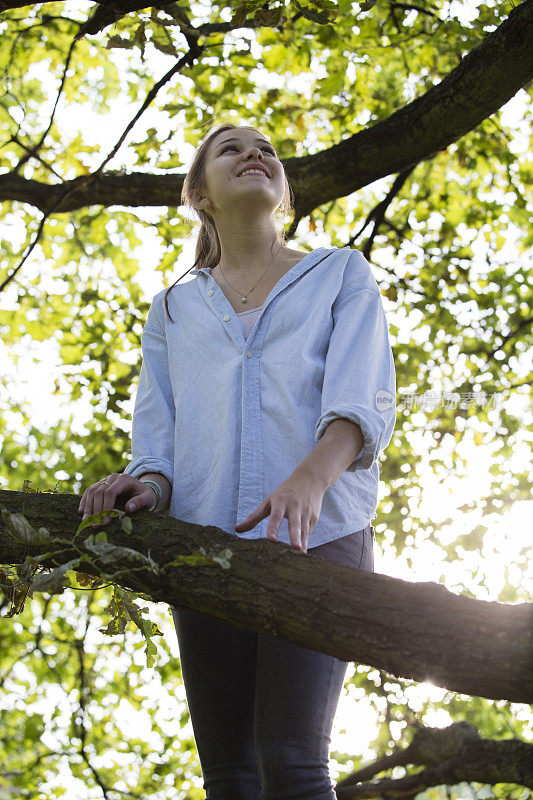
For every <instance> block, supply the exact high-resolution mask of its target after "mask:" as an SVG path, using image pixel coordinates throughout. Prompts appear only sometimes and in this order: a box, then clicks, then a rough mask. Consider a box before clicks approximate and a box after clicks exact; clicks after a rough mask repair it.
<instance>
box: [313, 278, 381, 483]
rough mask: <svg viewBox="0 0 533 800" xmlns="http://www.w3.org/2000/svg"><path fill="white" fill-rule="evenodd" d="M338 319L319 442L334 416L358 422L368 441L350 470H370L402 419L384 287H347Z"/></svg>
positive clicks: (340, 300)
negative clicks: (398, 404)
mask: <svg viewBox="0 0 533 800" xmlns="http://www.w3.org/2000/svg"><path fill="white" fill-rule="evenodd" d="M333 320H334V322H333V331H332V334H331V338H330V343H329V347H328V351H327V355H326V361H325V370H324V381H323V386H322V404H321V415H320V417H319V418H318V420H317V422H316V426H315V441H316V442H317V443H318V441H319V440H320V438H321V436H322V435H323V433H324V431H325V430H326V428H327V426H328V425H329V423H330V422H332V421H333V420H334V419H339V418H346V419H349V420H351V421H352V422H355V423H357V424H358V425H360V426H361V431H362V433H363V440H364V443H363V447H362V448H361V449H360V451H359V453H358V454H357V455H356V457H355V458H354V460H353V461H352V463H351V464H350V465H349V466H348V467H347V469H348V471H354V470H357V469H369V468H370V467H371V466H372V464H373V463H374V461H375V460H376V459H377V457H378V454H379V452H380V451H381V450H384V449H385V448H386V446H387V445H388V443H389V442H390V440H391V437H392V433H393V431H394V426H395V423H396V373H395V368H394V358H393V354H392V348H391V346H390V342H389V331H388V325H387V319H386V317H385V311H384V309H383V304H382V302H381V295H380V293H379V290H377V289H374V288H369V287H362V286H356V287H353V288H352V289H347V290H346V291H345V292H344V293H343V295H342V296H339V298H338V299H337V301H336V302H335V304H334V306H333Z"/></svg>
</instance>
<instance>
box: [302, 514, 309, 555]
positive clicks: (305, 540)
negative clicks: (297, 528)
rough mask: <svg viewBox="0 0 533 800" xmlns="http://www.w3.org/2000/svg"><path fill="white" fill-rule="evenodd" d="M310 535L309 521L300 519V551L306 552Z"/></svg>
mask: <svg viewBox="0 0 533 800" xmlns="http://www.w3.org/2000/svg"><path fill="white" fill-rule="evenodd" d="M309 536H310V523H309V522H305V520H303V519H302V553H307V543H308V542H309Z"/></svg>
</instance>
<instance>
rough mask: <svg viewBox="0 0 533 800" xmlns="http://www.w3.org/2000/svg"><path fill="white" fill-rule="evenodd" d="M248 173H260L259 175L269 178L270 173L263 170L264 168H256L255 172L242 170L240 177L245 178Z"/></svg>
mask: <svg viewBox="0 0 533 800" xmlns="http://www.w3.org/2000/svg"><path fill="white" fill-rule="evenodd" d="M248 175H258V176H259V177H261V176H263V178H268V175H267V174H266V172H263V170H255V171H254V172H241V174H240V175H239V178H244V177H245V176H248Z"/></svg>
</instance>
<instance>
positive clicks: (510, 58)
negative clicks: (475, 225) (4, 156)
mask: <svg viewBox="0 0 533 800" xmlns="http://www.w3.org/2000/svg"><path fill="white" fill-rule="evenodd" d="M28 5H30V4H28ZM532 78H533V0H524V2H522V3H521V4H520V5H519V6H517V7H516V8H514V9H513V10H512V11H511V13H510V14H509V16H508V18H507V19H506V20H505V21H504V22H503V23H502V24H501V25H500V26H499V27H498V28H497V29H496V30H495V31H493V32H492V33H489V34H488V35H487V36H486V37H485V38H484V39H483V41H482V42H481V43H480V44H479V45H478V47H476V48H474V50H472V51H471V52H470V53H469V54H467V55H466V56H465V57H464V58H463V59H462V60H461V61H460V62H459V64H458V65H457V67H456V68H455V69H453V70H452V71H451V72H450V73H449V74H448V75H446V76H445V77H444V79H443V80H442V81H441V82H440V83H439V84H438V85H436V86H432V87H431V88H430V89H429V90H428V91H427V92H426V93H425V94H423V95H422V96H421V97H418V98H417V99H415V100H413V102H411V103H409V104H408V105H406V106H405V107H404V108H401V109H399V110H398V111H396V112H394V113H393V114H392V115H391V116H390V117H389V118H388V119H386V120H383V121H381V122H378V123H377V124H376V125H374V126H372V127H370V128H367V129H365V130H362V131H360V132H359V133H356V134H354V135H353V136H351V137H349V138H348V139H346V140H343V141H342V142H340V143H339V144H337V145H334V146H333V147H330V148H328V149H327V150H324V151H323V152H321V153H317V154H315V155H309V156H302V157H297V158H289V159H286V160H285V161H284V162H283V165H284V167H285V171H286V174H287V177H288V179H289V181H290V184H291V187H292V190H293V193H294V209H295V215H296V217H298V218H302V217H304V216H306V215H307V214H309V213H311V212H312V211H313V209H315V208H317V207H318V206H320V205H323V204H324V203H328V202H330V201H331V200H334V199H337V198H339V197H345V196H347V195H349V194H351V193H353V192H355V191H357V190H358V189H360V188H361V187H363V186H368V185H369V184H371V183H373V182H374V181H376V180H378V179H379V178H383V177H386V176H388V175H391V174H396V173H398V172H400V171H402V170H405V169H407V168H409V167H411V166H413V165H416V164H418V163H419V162H421V161H424V160H426V159H429V158H432V157H433V156H434V155H436V154H437V153H438V152H440V151H441V150H445V149H446V148H447V147H448V146H449V145H450V144H452V143H453V142H455V141H457V140H458V139H460V138H461V137H462V136H464V135H465V134H466V133H468V132H469V131H471V130H473V129H474V128H476V127H477V126H478V125H479V124H480V123H481V122H483V120H484V119H486V118H487V117H490V116H491V114H494V113H495V112H496V111H497V110H498V109H499V108H501V107H502V106H503V105H505V103H507V102H508V101H509V100H510V99H511V97H513V96H514V95H515V94H516V93H517V92H518V91H519V90H520V89H521V88H522V87H524V86H526V85H527V84H528V83H529V82H530V81H531V79H532ZM86 177H87V176H86V175H85V176H81V177H78V178H74V179H73V180H71V181H63V182H62V183H58V184H46V183H43V182H40V181H36V180H31V179H26V178H24V177H22V176H21V175H18V174H16V173H13V172H10V173H7V174H5V175H1V176H0V201H3V200H18V201H19V202H24V203H30V204H31V205H33V206H36V207H37V208H39V209H40V210H41V211H43V212H47V210H48V209H50V208H52V207H54V205H55V204H56V203H57V202H58V200H59V198H60V197H61V195H62V194H65V193H66V192H69V191H70V190H71V189H72V188H74V187H75V185H76V182H82V185H81V186H80V188H79V190H75V191H73V192H72V194H69V196H68V198H66V199H65V201H64V202H63V203H61V204H60V205H59V206H58V207H57V208H56V209H55V210H54V213H62V212H68V211H73V210H74V209H78V208H82V207H84V206H88V205H103V206H105V207H108V206H113V205H124V206H127V207H135V206H161V205H168V206H178V205H179V204H180V199H179V198H180V196H181V187H182V183H183V180H184V177H185V176H184V175H147V174H146V173H139V172H133V173H130V174H126V173H120V172H113V171H109V172H105V173H103V174H102V175H100V176H98V177H97V179H96V180H94V181H92V182H91V183H90V184H89V185H88V186H87V187H85V186H84V185H83V183H84V181H83V179H84V178H85V179H86Z"/></svg>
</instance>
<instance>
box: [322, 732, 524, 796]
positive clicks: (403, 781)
mask: <svg viewBox="0 0 533 800" xmlns="http://www.w3.org/2000/svg"><path fill="white" fill-rule="evenodd" d="M410 764H411V765H413V766H424V767H426V769H423V770H422V771H420V772H417V773H416V774H413V775H406V776H405V777H404V778H382V779H381V780H379V781H374V782H371V781H370V778H373V777H374V776H375V775H377V774H378V773H379V772H383V771H384V770H387V771H389V770H392V769H394V767H399V766H401V767H406V766H408V765H410ZM464 781H466V782H469V781H476V782H478V783H488V784H495V783H516V784H519V785H520V786H527V787H529V788H533V745H531V744H529V743H528V742H521V741H520V740H519V739H503V740H495V739H482V738H481V737H480V735H479V732H478V731H477V730H476V728H475V727H474V725H471V724H469V723H468V722H464V721H461V722H455V723H453V724H452V725H449V726H448V727H447V728H425V727H420V728H419V729H418V730H417V731H416V733H415V735H414V737H413V739H412V741H411V744H410V745H409V746H408V747H406V748H399V747H398V748H395V750H393V752H392V753H391V754H390V755H387V756H383V757H381V758H379V759H378V760H377V761H375V762H374V763H372V764H367V765H366V766H365V767H362V768H361V769H359V770H356V771H355V772H353V773H352V774H351V775H348V776H347V777H346V778H343V779H342V780H341V781H339V782H338V783H337V785H336V786H335V793H336V795H337V797H338V800H355V799H356V798H357V800H363V798H371V797H382V798H386V797H391V798H392V797H394V800H410V798H412V797H414V796H415V795H416V794H418V793H419V792H423V791H425V790H426V789H429V788H430V787H432V786H442V785H445V786H455V785H457V784H458V783H462V782H464Z"/></svg>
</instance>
